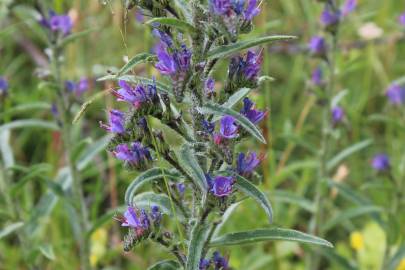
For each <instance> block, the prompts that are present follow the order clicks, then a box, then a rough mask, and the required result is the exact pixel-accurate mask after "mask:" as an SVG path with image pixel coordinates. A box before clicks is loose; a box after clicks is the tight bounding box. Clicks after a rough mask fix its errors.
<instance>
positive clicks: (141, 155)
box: [113, 142, 152, 166]
mask: <svg viewBox="0 0 405 270" xmlns="http://www.w3.org/2000/svg"><path fill="white" fill-rule="evenodd" d="M113 153H114V155H115V157H116V158H118V159H119V160H123V161H125V162H127V163H128V164H130V165H134V166H138V165H140V164H141V163H144V162H147V161H150V160H152V156H151V154H150V152H149V150H148V148H146V147H143V146H142V144H141V143H140V142H133V143H132V144H131V147H129V146H128V145H126V144H119V145H117V147H116V148H115V151H114V152H113Z"/></svg>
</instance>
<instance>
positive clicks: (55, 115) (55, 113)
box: [51, 103, 59, 118]
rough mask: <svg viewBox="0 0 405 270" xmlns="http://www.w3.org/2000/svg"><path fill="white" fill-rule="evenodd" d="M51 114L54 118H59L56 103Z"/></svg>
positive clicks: (53, 104)
mask: <svg viewBox="0 0 405 270" xmlns="http://www.w3.org/2000/svg"><path fill="white" fill-rule="evenodd" d="M51 113H52V115H53V117H55V118H56V117H58V116H59V111H58V107H57V106H56V104H55V103H52V106H51Z"/></svg>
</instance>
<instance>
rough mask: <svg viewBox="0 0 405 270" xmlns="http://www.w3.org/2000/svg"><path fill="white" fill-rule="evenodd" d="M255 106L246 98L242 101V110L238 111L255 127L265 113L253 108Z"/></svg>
mask: <svg viewBox="0 0 405 270" xmlns="http://www.w3.org/2000/svg"><path fill="white" fill-rule="evenodd" d="M254 106H255V104H254V103H253V102H252V101H251V100H250V99H249V98H247V97H245V98H244V99H243V108H242V110H241V111H240V113H241V114H242V115H244V116H245V117H246V118H247V119H249V120H250V121H251V122H252V123H253V124H255V125H257V124H258V123H259V122H260V121H262V120H263V118H264V117H265V116H266V114H267V112H262V111H259V110H256V109H255V108H254Z"/></svg>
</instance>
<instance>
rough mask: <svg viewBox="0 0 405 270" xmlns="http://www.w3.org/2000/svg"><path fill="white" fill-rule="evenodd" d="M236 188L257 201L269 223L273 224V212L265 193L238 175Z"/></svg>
mask: <svg viewBox="0 0 405 270" xmlns="http://www.w3.org/2000/svg"><path fill="white" fill-rule="evenodd" d="M235 187H236V188H237V189H238V190H239V191H241V192H243V193H244V194H246V195H247V196H250V197H252V198H253V199H254V200H255V201H257V202H258V203H259V204H260V206H261V207H262V208H263V210H264V211H265V212H266V214H267V217H268V218H269V222H270V223H271V222H272V221H273V210H272V208H271V204H270V202H269V200H268V199H267V197H266V195H265V194H264V193H263V192H261V191H260V190H259V189H258V188H257V187H256V186H255V185H253V184H252V183H251V182H249V181H248V180H247V179H245V178H244V177H242V176H240V175H236V182H235Z"/></svg>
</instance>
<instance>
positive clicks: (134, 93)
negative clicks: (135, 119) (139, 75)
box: [114, 80, 158, 109]
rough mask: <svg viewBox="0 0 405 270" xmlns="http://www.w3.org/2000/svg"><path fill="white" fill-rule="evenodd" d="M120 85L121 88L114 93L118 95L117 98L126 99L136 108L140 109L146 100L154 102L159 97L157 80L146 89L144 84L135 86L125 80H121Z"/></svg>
mask: <svg viewBox="0 0 405 270" xmlns="http://www.w3.org/2000/svg"><path fill="white" fill-rule="evenodd" d="M118 85H119V86H120V87H121V88H120V89H118V90H117V91H115V92H114V95H115V96H117V100H118V101H125V102H127V103H129V104H131V105H133V106H134V107H135V108H136V109H139V108H140V107H141V106H142V104H144V103H145V102H148V101H150V102H152V103H154V102H155V101H156V99H157V98H158V97H157V92H156V84H155V82H154V83H153V84H149V85H147V86H146V89H145V86H144V85H141V84H139V85H137V86H135V87H133V86H131V85H130V84H129V83H127V82H126V81H123V80H119V81H118Z"/></svg>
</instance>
